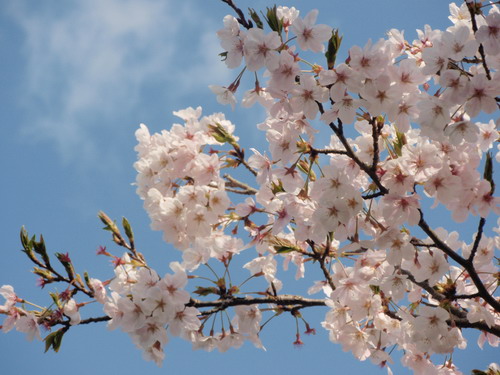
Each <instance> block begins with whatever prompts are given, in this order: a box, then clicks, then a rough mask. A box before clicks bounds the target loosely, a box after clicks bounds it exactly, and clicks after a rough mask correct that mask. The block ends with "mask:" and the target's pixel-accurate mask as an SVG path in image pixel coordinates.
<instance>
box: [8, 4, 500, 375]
mask: <svg viewBox="0 0 500 375" xmlns="http://www.w3.org/2000/svg"><path fill="white" fill-rule="evenodd" d="M223 2H224V3H227V5H228V6H229V7H230V8H231V11H232V12H233V13H232V14H231V15H227V16H226V17H224V20H223V27H222V28H221V29H220V30H219V31H218V32H217V35H218V37H219V39H220V45H221V48H222V50H223V52H222V53H221V54H220V56H221V59H222V60H223V62H221V64H225V65H226V66H227V68H228V69H232V70H234V71H235V72H236V73H235V79H234V81H233V82H230V83H228V84H227V86H216V85H212V86H210V89H211V90H212V92H213V93H214V94H215V95H216V99H217V101H218V102H219V103H221V104H230V105H231V106H232V107H233V108H234V107H235V106H236V105H241V106H243V107H252V106H256V105H260V106H262V107H263V108H264V109H265V110H266V114H267V118H266V119H265V121H263V122H262V123H260V124H258V125H257V128H258V129H259V130H260V131H262V132H264V133H265V137H266V140H267V142H268V146H269V148H268V149H267V150H266V149H261V150H257V149H256V148H250V149H249V150H245V149H243V147H242V146H241V145H240V143H239V138H238V135H237V134H238V132H237V129H236V126H235V125H234V124H233V123H231V122H230V121H229V120H228V119H226V117H225V115H224V114H223V113H215V114H211V115H206V114H205V115H204V114H203V113H202V108H201V107H197V108H191V107H190V108H187V109H183V110H179V111H177V112H174V114H175V115H176V116H177V117H178V118H179V119H180V120H179V123H177V124H174V125H172V127H171V128H170V130H164V131H162V132H161V133H155V134H151V133H150V132H149V130H148V128H147V126H146V125H143V124H141V125H140V127H139V129H138V130H137V131H136V138H137V146H136V151H137V154H138V159H137V162H136V163H135V165H134V167H135V169H136V170H137V179H136V187H137V194H138V195H139V197H140V199H142V200H143V201H144V208H145V210H146V211H147V213H148V215H149V217H150V219H151V227H152V229H154V230H158V231H161V232H162V233H163V238H164V240H165V241H166V242H168V243H171V244H173V245H174V246H175V247H176V248H177V249H178V250H179V251H180V253H179V259H178V261H176V262H173V263H171V264H170V269H171V273H168V274H165V275H163V276H162V275H160V274H158V273H157V271H155V270H154V268H153V266H152V265H151V264H149V263H148V261H147V259H146V257H145V256H144V254H143V253H141V252H140V251H139V248H140V245H139V247H137V246H136V243H135V240H134V234H133V230H132V228H131V225H130V223H129V222H128V221H127V219H125V218H124V219H123V220H122V222H121V228H120V226H119V225H118V224H117V223H116V222H115V221H114V220H113V219H111V218H109V217H108V216H107V215H106V214H105V213H103V212H100V213H99V218H100V219H101V221H102V222H103V223H104V225H105V228H104V229H105V230H107V231H109V232H110V233H111V237H112V241H113V243H114V244H115V246H114V249H113V250H111V249H108V247H110V246H108V247H104V246H102V247H100V248H99V249H98V254H100V255H102V256H103V257H107V258H110V259H111V260H112V264H113V270H112V273H111V274H110V277H109V278H108V279H106V280H99V279H97V278H94V277H92V275H91V274H88V273H83V274H82V273H79V271H78V267H77V265H75V264H73V262H72V260H71V257H70V255H69V254H68V253H66V254H64V253H56V254H55V255H51V253H50V252H49V251H48V250H47V249H46V246H45V242H44V239H43V237H42V236H40V237H37V236H30V235H29V234H28V232H27V231H26V230H25V229H24V228H23V229H22V230H21V243H22V247H23V252H24V253H25V255H26V256H28V258H29V259H30V260H31V261H32V262H33V264H34V268H33V272H34V273H35V274H36V275H38V276H39V278H40V279H39V284H40V285H41V286H51V285H56V284H57V285H59V288H58V289H60V285H65V286H64V290H63V291H62V292H51V293H50V297H51V299H52V303H51V305H49V306H48V307H40V306H37V305H34V304H32V303H31V302H30V301H27V300H25V299H23V298H22V296H18V295H17V294H16V292H15V289H14V288H13V287H12V286H10V285H4V286H2V287H0V294H1V295H2V296H3V297H4V299H5V302H4V303H3V305H0V314H3V315H5V318H4V320H3V322H2V325H1V329H2V331H3V332H5V333H7V332H9V331H11V330H13V329H15V330H17V331H20V332H24V333H26V335H27V338H28V339H29V340H33V339H35V338H36V339H39V340H42V336H41V329H40V328H41V327H44V328H47V329H48V330H49V333H47V334H46V335H45V337H44V338H43V341H44V342H45V349H46V350H49V349H53V350H55V351H58V350H59V348H60V346H61V344H62V340H63V337H64V335H65V334H67V332H68V331H70V329H71V327H73V326H75V325H87V324H93V323H103V322H104V323H105V324H107V327H108V328H109V329H120V330H122V331H124V332H126V333H127V334H129V336H130V338H131V340H132V341H133V342H134V343H135V344H136V346H137V347H138V348H139V349H140V350H141V351H142V353H143V357H144V358H145V359H147V360H152V361H155V362H156V363H157V364H158V365H161V364H162V362H163V359H164V356H165V350H166V351H167V352H168V345H167V343H168V340H169V337H173V336H179V337H181V338H182V339H184V340H187V341H189V342H191V343H192V345H193V348H195V349H204V350H207V351H212V350H219V351H221V352H225V351H227V350H229V349H231V348H239V347H241V346H242V345H243V344H244V342H245V341H250V343H251V344H253V345H255V346H256V347H258V348H263V347H264V344H265V343H263V342H261V339H260V336H259V333H260V332H261V331H262V330H263V329H272V327H270V326H268V325H267V323H268V322H269V321H270V320H271V319H273V318H277V319H279V317H280V316H281V315H284V314H290V315H291V316H292V317H294V319H295V320H296V321H297V330H296V334H295V341H294V344H295V345H302V343H303V342H302V333H303V332H305V333H307V334H309V333H314V332H315V330H316V328H314V327H315V326H316V324H313V323H312V322H308V321H307V311H308V309H310V308H316V307H322V308H323V309H324V311H325V316H324V320H323V321H322V322H321V323H318V324H320V325H321V327H322V328H323V329H325V330H326V331H327V332H328V334H329V338H330V340H331V341H332V342H333V343H335V344H339V345H340V346H341V347H342V349H343V350H344V351H350V352H351V353H352V355H354V357H355V358H357V359H359V360H360V361H365V360H368V359H369V360H371V361H372V362H373V363H374V364H376V365H380V366H382V367H387V370H388V372H389V373H391V372H392V371H391V364H392V362H393V360H392V356H393V351H394V350H396V352H398V351H400V352H401V353H402V358H401V361H402V363H403V365H404V366H406V367H409V368H410V369H412V370H413V371H414V373H416V374H461V372H460V370H459V369H458V368H457V367H456V366H455V364H454V363H453V357H452V355H453V354H454V353H459V351H460V350H461V349H465V347H466V346H467V345H474V344H472V343H468V342H467V340H466V339H465V338H464V337H463V331H464V330H475V331H476V332H477V345H479V346H480V347H482V346H483V345H491V346H494V347H498V345H499V343H500V300H499V297H498V293H497V288H498V285H499V282H500V276H499V275H500V273H499V271H498V263H499V258H498V256H496V255H495V252H497V251H498V250H499V249H500V236H499V235H500V219H498V218H495V217H494V216H495V215H496V216H498V214H499V213H500V207H499V199H498V198H496V197H495V196H494V190H495V182H494V169H495V168H494V165H497V164H498V162H499V161H500V153H499V150H500V145H496V144H495V142H498V138H499V133H498V128H499V126H500V122H499V120H498V118H496V119H495V118H493V116H495V115H497V114H498V102H499V100H500V99H499V96H500V80H499V79H498V70H499V68H500V10H499V8H498V6H497V4H496V2H484V3H481V2H477V1H466V2H464V3H463V4H460V5H456V4H455V3H452V4H450V17H449V18H450V26H449V27H448V28H447V29H446V30H436V29H432V28H431V27H430V26H428V25H426V26H425V27H424V28H423V30H417V35H416V37H415V39H413V40H411V38H410V39H408V40H407V39H406V36H405V35H404V33H403V32H401V31H399V30H396V29H391V30H390V31H389V32H388V34H387V37H386V38H385V39H381V40H378V41H368V42H367V43H366V44H365V45H364V46H362V47H360V46H352V47H350V48H348V58H347V60H345V61H343V62H338V61H337V53H338V51H339V49H340V48H341V42H342V36H341V35H340V32H339V30H334V29H332V28H331V27H329V26H327V25H323V24H317V23H316V19H317V16H318V11H316V10H313V11H311V12H309V13H307V14H301V13H300V12H299V10H297V9H295V8H288V7H282V6H279V7H276V6H275V7H272V8H268V9H267V10H266V11H264V12H257V11H255V10H253V9H250V10H249V12H248V14H246V13H245V12H243V11H242V10H241V9H240V8H238V6H237V5H236V4H235V3H233V2H232V1H231V0H223ZM410 40H411V41H410ZM342 48H343V46H342ZM214 53H217V52H216V51H214ZM323 55H324V57H322V61H324V64H323V65H319V64H318V63H311V62H310V61H318V60H319V57H321V56H323ZM318 56H319V57H318ZM311 57H312V59H311ZM242 82H251V83H252V87H253V88H251V89H250V90H248V91H246V92H244V93H241V92H240V91H241V88H240V85H241V83H242ZM241 86H243V85H241ZM237 97H239V98H241V104H238V102H237ZM325 135H326V136H325ZM495 146H496V148H497V149H496V150H495ZM434 209H437V210H439V209H440V210H444V211H446V213H447V214H448V215H449V217H450V221H451V222H453V221H454V222H457V223H464V222H466V223H468V225H470V226H474V227H475V228H476V230H475V234H474V236H473V238H463V236H461V235H460V233H458V232H457V231H454V230H453V227H446V228H445V227H431V225H430V224H429V217H431V216H432V215H433V210H434ZM487 221H488V222H489V223H490V226H489V227H488V224H487ZM492 221H493V223H491V222H492ZM495 221H496V222H495ZM451 224H452V223H451ZM490 228H491V229H490ZM117 247H121V248H123V250H122V251H121V252H118V251H117ZM123 251H124V252H123ZM54 258H55V259H54ZM241 260H244V261H243V262H242V261H241ZM238 263H244V264H243V268H244V270H240V269H239V267H240V266H239V265H238ZM280 268H284V269H285V270H288V268H292V269H293V270H292V271H289V272H295V278H296V279H305V280H307V281H308V285H309V289H308V290H307V294H306V295H302V294H300V293H297V292H295V288H294V285H293V283H290V282H286V283H285V282H283V280H282V277H281V273H280V271H279V269H280ZM90 302H98V303H100V304H102V310H103V314H102V315H101V316H88V315H86V313H85V309H86V306H87V305H88V304H89V303H90ZM317 329H319V327H318V328H317ZM436 354H438V355H444V356H445V360H444V362H443V361H441V362H435V361H434V358H435V355H436ZM486 373H490V374H498V373H500V368H499V367H498V365H496V364H492V365H491V366H490V368H489V369H488V370H486Z"/></svg>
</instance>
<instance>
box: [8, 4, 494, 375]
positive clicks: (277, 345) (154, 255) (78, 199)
mask: <svg viewBox="0 0 500 375" xmlns="http://www.w3.org/2000/svg"><path fill="white" fill-rule="evenodd" d="M236 3H237V4H238V5H239V6H240V7H241V8H243V9H246V8H248V7H249V6H251V7H252V8H255V9H264V8H265V7H266V6H272V5H273V2H271V1H265V0H257V1H249V0H245V1H243V0H240V1H236ZM281 5H287V6H295V7H297V8H298V9H300V10H301V13H302V15H305V14H306V13H307V12H308V11H309V10H310V9H313V8H317V9H319V10H320V14H319V23H327V24H330V25H331V26H333V27H338V28H340V32H341V33H342V34H343V35H344V41H343V50H342V51H343V52H342V53H344V55H343V58H345V53H346V51H347V49H348V47H350V46H352V45H354V44H357V45H364V43H365V42H366V41H367V40H368V38H372V39H378V38H380V37H383V35H384V33H385V32H386V31H388V30H389V29H391V28H398V29H404V30H405V35H407V38H408V39H410V40H412V39H413V38H414V37H415V35H416V34H415V29H416V28H423V25H424V24H425V23H428V24H430V25H431V26H433V27H434V28H445V27H447V26H448V25H449V21H448V19H447V16H448V4H447V2H446V1H442V0H420V1H408V0H406V1H401V0H382V1H376V2H375V1H371V0H358V1H345V0H328V1H304V0H297V1H290V2H288V3H283V4H281ZM229 13H231V12H230V9H229V8H228V7H227V6H226V5H225V4H223V3H222V2H220V1H215V0H214V1H200V0H198V1H195V0H187V1H182V2H180V1H173V0H142V1H139V0H86V1H74V0H71V1H65V2H61V1H57V0H45V1H43V2H40V1H29V0H3V1H2V2H1V4H0V55H1V56H2V57H1V59H0V82H1V84H0V127H1V130H2V137H0V156H1V159H0V160H1V161H0V163H1V165H2V169H3V172H4V177H3V179H4V183H2V184H1V187H0V207H2V209H1V211H0V228H1V229H0V234H1V236H2V245H1V249H0V251H1V257H2V258H1V260H0V285H3V284H11V285H14V287H15V289H16V291H17V292H18V294H19V295H20V296H23V297H25V298H26V299H28V300H32V301H33V302H36V303H38V304H41V305H44V304H48V303H49V297H48V295H47V293H46V291H42V292H41V291H40V290H38V288H37V287H36V286H35V281H36V277H35V276H34V275H32V274H30V272H29V271H30V269H31V264H30V263H29V262H28V261H27V259H25V257H24V255H23V254H22V253H21V252H20V251H19V249H20V247H21V246H20V242H19V230H20V228H21V226H23V225H24V226H25V227H26V228H27V229H28V231H29V232H30V233H36V234H40V233H43V235H44V237H45V239H46V243H47V246H48V248H49V250H51V251H53V252H56V251H57V252H69V253H70V256H71V257H72V259H73V261H74V263H75V264H76V267H77V269H78V271H80V272H83V271H84V270H88V271H89V272H90V273H91V275H92V276H94V277H97V278H101V279H106V278H107V277H109V275H111V272H112V270H111V267H110V266H109V264H108V262H107V261H106V260H103V259H102V258H97V257H96V256H95V249H96V248H97V247H98V246H99V245H107V246H108V247H109V248H110V249H113V246H112V245H111V244H110V241H109V236H108V234H107V233H105V232H104V231H102V230H101V224H100V222H99V221H98V219H97V217H96V214H97V212H98V211H99V210H103V211H105V212H107V213H108V215H109V216H111V217H112V218H116V219H119V218H121V216H126V217H127V218H128V219H129V221H130V222H131V223H132V225H133V228H134V230H135V233H136V242H137V244H138V247H139V248H140V250H141V251H142V252H143V253H144V254H145V256H146V257H147V259H148V260H149V263H150V264H151V265H153V266H155V267H156V268H157V270H158V271H159V273H160V274H162V273H164V272H167V271H168V263H169V262H170V261H172V260H178V259H180V253H179V252H176V251H175V250H174V249H172V248H171V247H170V246H169V245H167V244H165V243H164V242H163V241H162V240H161V234H160V233H158V232H152V231H151V230H150V229H149V219H148V217H147V215H146V213H145V212H144V210H143V209H142V201H141V200H140V199H139V198H138V196H137V195H136V194H135V189H134V187H133V186H132V185H131V183H132V182H133V181H134V180H135V171H134V169H133V167H132V164H133V163H134V161H135V159H136V155H135V152H134V150H133V148H134V145H135V138H134V132H135V130H136V129H137V127H138V125H139V123H141V122H143V123H146V124H147V125H148V126H149V128H150V130H151V131H160V130H161V129H163V128H169V127H170V125H171V124H172V122H173V121H174V117H173V115H172V111H174V110H178V109H182V108H185V107H188V106H194V107H195V106H198V105H201V106H202V107H203V110H204V114H210V113H212V112H220V111H223V112H225V113H226V115H227V117H228V118H229V119H230V120H231V121H232V122H234V123H235V124H237V133H238V135H239V136H240V137H241V138H242V144H243V146H244V147H245V148H248V147H251V146H255V145H256V144H261V145H262V140H263V135H262V134H260V133H259V131H258V130H257V129H256V128H255V124H257V123H258V122H260V121H262V119H263V116H264V114H263V112H262V111H260V110H256V109H254V110H251V111H249V110H245V109H243V108H236V109H235V110H234V111H231V109H230V108H229V107H222V106H220V105H219V104H217V102H216V100H215V96H213V95H212V94H211V92H210V90H209V89H208V85H209V84H219V85H227V84H229V83H230V82H231V80H232V78H234V77H235V75H236V74H237V72H233V71H229V70H227V69H226V68H225V65H224V64H223V63H221V62H220V61H219V57H218V56H217V54H218V53H219V52H221V50H220V48H219V45H218V40H217V38H216V36H215V32H216V31H217V30H218V29H220V28H221V27H222V18H223V17H224V15H226V14H229ZM340 59H342V56H341V57H340ZM319 62H320V61H319ZM249 79H250V78H249ZM261 148H262V146H261ZM469 238H470V235H469V236H467V237H465V239H467V240H468V239H469ZM242 272H243V271H242ZM292 272H293V271H292ZM245 277H246V274H245ZM61 288H62V287H61ZM324 312H325V310H323V309H320V308H318V309H317V310H315V311H311V312H310V314H309V315H308V319H309V320H310V321H311V323H313V325H314V326H315V327H316V328H317V331H318V334H317V335H316V337H306V338H305V343H306V345H305V346H304V347H303V348H301V349H294V348H293V347H292V341H293V339H294V329H295V328H294V327H295V323H294V321H293V320H292V319H291V318H289V317H283V318H282V319H279V321H276V322H273V323H272V324H271V325H270V326H269V328H268V329H266V330H265V331H264V332H263V333H262V338H263V342H264V344H265V346H266V347H267V352H262V351H259V350H257V349H254V348H253V347H252V346H251V345H249V344H247V345H245V346H244V347H243V348H241V349H239V350H232V351H230V352H228V353H225V354H219V353H204V352H199V351H198V352H193V351H192V350H191V347H190V345H189V344H187V343H185V342H182V341H180V340H172V341H171V342H170V343H169V345H167V348H166V360H165V363H164V367H163V369H157V368H156V366H155V365H154V364H152V363H150V362H145V361H143V360H142V359H141V353H140V351H139V350H137V349H136V348H135V347H134V345H133V344H132V343H131V341H130V339H129V338H128V336H127V335H125V334H123V333H121V332H115V331H113V332H109V331H107V330H106V328H105V326H104V324H99V325H95V326H92V327H76V328H74V329H72V330H71V331H70V332H69V333H68V334H67V335H66V336H65V338H64V342H63V347H62V349H61V351H60V352H59V353H58V354H54V353H47V354H43V343H40V342H34V343H29V342H27V341H26V339H25V337H24V335H22V334H20V333H17V332H12V333H10V334H8V335H3V334H0V353H2V354H1V356H0V358H1V359H2V361H1V362H2V365H1V366H2V367H1V368H2V373H5V374H26V373H28V372H31V371H38V373H40V374H47V373H49V372H53V371H55V370H57V371H67V370H70V371H71V372H72V374H74V375H79V374H88V373H94V374H101V373H102V374H104V373H109V372H110V371H111V372H112V373H121V374H124V375H126V374H135V373H137V372H138V371H139V372H148V373H149V374H157V373H158V374H160V373H162V374H163V373H174V374H180V373H185V374H191V373H195V372H198V371H205V372H207V371H208V372H209V373H212V372H215V371H217V372H218V373H220V374H226V373H240V374H255V372H256V371H259V372H260V373H262V374H281V373H287V374H300V373H304V372H306V371H309V372H311V373H316V372H319V371H328V372H332V373H335V372H337V371H338V372H339V373H349V374H351V373H352V374H355V373H366V372H369V373H374V374H379V373H380V374H385V370H379V369H377V368H376V367H374V366H373V365H371V364H370V363H369V362H365V363H359V362H358V361H356V360H355V359H354V358H353V357H352V356H351V355H350V354H346V353H343V352H342V350H341V347H340V346H337V345H334V344H331V343H330V342H329V341H328V337H327V334H326V333H325V332H323V331H322V330H321V327H320V324H319V322H321V320H322V319H323V316H324ZM475 340H476V334H473V335H472V336H470V340H469V347H470V351H467V352H466V353H457V356H456V358H457V359H459V358H460V360H459V363H460V365H461V367H462V368H463V370H464V372H467V371H465V370H467V369H468V370H469V371H470V369H471V366H473V367H474V366H475V367H480V368H484V367H486V366H487V364H488V363H490V362H492V361H493V360H494V359H495V358H496V357H498V350H497V351H496V352H495V351H494V350H492V349H488V350H486V349H485V350H484V351H479V350H478V349H476V348H475V347H476V345H475ZM394 368H395V370H396V371H395V373H408V372H407V370H401V368H400V366H399V363H398V362H396V364H395V367H394Z"/></svg>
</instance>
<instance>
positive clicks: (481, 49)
mask: <svg viewBox="0 0 500 375" xmlns="http://www.w3.org/2000/svg"><path fill="white" fill-rule="evenodd" d="M466 4H467V9H469V13H470V18H471V21H472V30H473V31H474V34H475V33H476V32H477V22H476V3H475V2H474V3H468V2H467V3H466ZM478 50H479V54H480V55H481V59H482V60H483V61H482V63H483V68H484V71H485V72H486V77H487V78H488V80H490V81H491V74H490V69H489V68H488V65H487V64H486V54H485V53H484V47H483V44H482V43H480V44H479V49H478Z"/></svg>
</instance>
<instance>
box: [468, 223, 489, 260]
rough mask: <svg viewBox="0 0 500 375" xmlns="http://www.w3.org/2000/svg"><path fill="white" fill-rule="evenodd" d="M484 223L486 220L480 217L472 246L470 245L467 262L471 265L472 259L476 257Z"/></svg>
mask: <svg viewBox="0 0 500 375" xmlns="http://www.w3.org/2000/svg"><path fill="white" fill-rule="evenodd" d="M485 223H486V219H485V218H484V217H482V218H481V219H479V225H478V227H477V234H476V238H475V239H474V245H472V250H471V252H470V255H469V259H467V261H468V262H470V263H472V262H473V261H474V257H475V256H476V253H477V249H478V247H479V242H481V237H482V236H483V229H484V224H485Z"/></svg>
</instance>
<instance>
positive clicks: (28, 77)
mask: <svg viewBox="0 0 500 375" xmlns="http://www.w3.org/2000/svg"><path fill="white" fill-rule="evenodd" d="M32 5H33V3H32V2H30V1H27V0H26V1H16V2H12V3H11V7H10V8H9V13H10V15H11V16H12V17H13V19H14V20H15V21H16V22H17V24H18V25H19V26H20V28H21V29H22V30H23V31H24V33H25V43H24V46H23V50H24V52H25V57H26V65H25V66H26V71H25V72H24V74H23V76H24V79H25V82H24V84H25V92H26V96H25V97H23V98H20V100H22V101H23V103H25V104H24V105H25V106H26V109H27V110H28V112H29V124H24V126H23V129H22V130H23V131H25V132H28V133H29V134H30V135H31V136H36V139H49V140H51V141H55V142H56V145H57V147H58V149H59V150H60V152H61V156H62V157H63V159H64V160H65V161H67V162H68V161H73V160H75V159H76V157H77V156H78V160H82V161H86V160H87V161H94V159H95V157H96V155H98V154H99V151H98V150H97V146H96V142H95V139H93V135H92V132H93V130H94V129H96V127H98V126H104V125H103V123H104V121H105V120H106V126H114V127H118V126H119V124H118V123H114V122H113V121H112V119H113V118H114V114H116V113H122V114H123V113H124V112H125V113H127V111H128V112H130V111H133V110H134V108H137V106H138V105H140V103H141V100H143V98H142V97H141V95H142V92H143V91H142V90H143V89H144V87H146V86H147V85H148V84H158V83H159V82H160V83H161V82H164V83H165V87H166V90H165V94H164V95H165V96H166V98H167V97H168V95H179V94H181V95H182V94H183V93H184V94H186V93H187V92H188V91H189V90H191V89H193V87H194V85H195V84H196V85H200V86H206V85H208V84H209V83H212V82H213V81H212V80H224V79H225V78H226V77H227V73H226V69H224V67H223V66H222V65H223V64H221V63H220V62H219V60H218V57H217V54H216V51H217V49H214V48H215V47H216V46H215V44H216V43H217V41H216V38H215V36H213V35H212V34H213V30H214V29H216V28H217V25H216V24H215V25H214V24H211V23H210V22H213V21H210V19H209V18H207V17H204V16H203V15H202V14H200V13H201V11H200V10H197V9H196V8H195V7H194V6H193V4H192V3H191V2H190V1H184V2H178V1H168V0H106V1H102V0H86V1H80V2H40V3H37V5H36V7H33V6H32ZM208 72H209V73H210V74H207V73H208ZM172 85H174V86H175V87H176V90H175V93H174V92H170V93H169V90H168V89H167V87H168V86H172ZM171 91H172V90H171ZM190 104H191V105H196V104H197V103H190ZM174 109H176V108H172V110H174Z"/></svg>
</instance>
